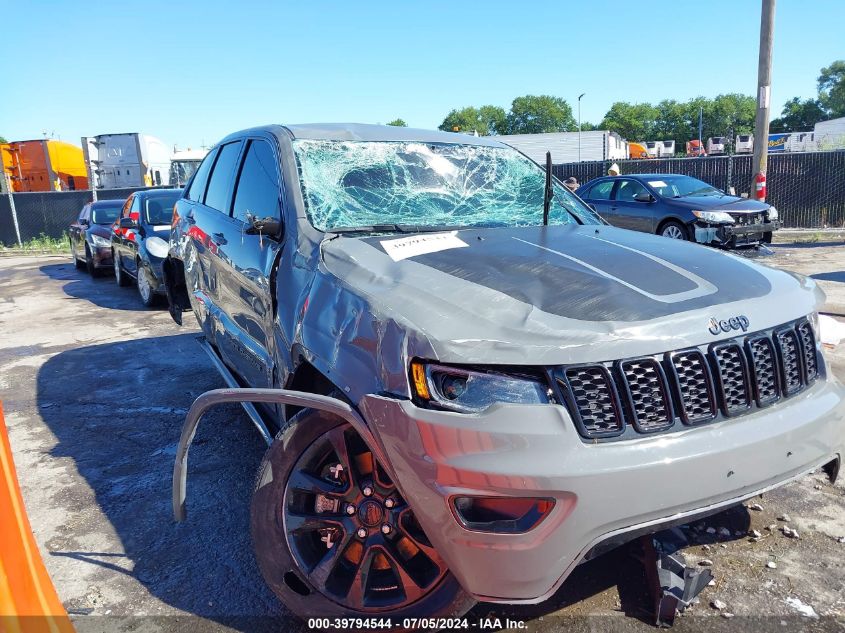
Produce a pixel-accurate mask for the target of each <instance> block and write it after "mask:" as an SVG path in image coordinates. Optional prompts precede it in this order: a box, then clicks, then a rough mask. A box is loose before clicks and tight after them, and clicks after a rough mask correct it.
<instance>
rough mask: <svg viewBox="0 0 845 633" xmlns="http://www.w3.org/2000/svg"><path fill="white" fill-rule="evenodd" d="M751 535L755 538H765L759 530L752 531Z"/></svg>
mask: <svg viewBox="0 0 845 633" xmlns="http://www.w3.org/2000/svg"><path fill="white" fill-rule="evenodd" d="M749 534H750V535H751V536H753V537H755V538H760V537H761V536H763V535H762V534H761V533H760V532H759V531H758V530H751V531H750V532H749Z"/></svg>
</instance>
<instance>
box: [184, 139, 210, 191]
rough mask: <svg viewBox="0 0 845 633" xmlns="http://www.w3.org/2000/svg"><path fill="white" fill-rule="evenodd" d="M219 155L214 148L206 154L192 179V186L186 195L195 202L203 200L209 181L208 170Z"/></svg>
mask: <svg viewBox="0 0 845 633" xmlns="http://www.w3.org/2000/svg"><path fill="white" fill-rule="evenodd" d="M215 156H217V150H213V151H211V152H209V153H208V154H206V157H205V158H204V159H203V161H202V163H200V166H199V167H197V172H196V175H195V176H194V179H193V180H192V181H191V186H190V188H189V189H188V195H187V196H185V197H186V198H188V200H193V201H194V202H202V198H203V195H204V194H205V184H206V182H208V172H209V171H211V166H212V165H213V164H214V157H215Z"/></svg>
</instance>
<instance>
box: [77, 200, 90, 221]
mask: <svg viewBox="0 0 845 633" xmlns="http://www.w3.org/2000/svg"><path fill="white" fill-rule="evenodd" d="M88 209H89V207H88V205H87V204H86V205H85V206H84V207H82V211H80V212H79V217H78V218H77V220H76V221H77V222H81V221H82V220H87V219H88Z"/></svg>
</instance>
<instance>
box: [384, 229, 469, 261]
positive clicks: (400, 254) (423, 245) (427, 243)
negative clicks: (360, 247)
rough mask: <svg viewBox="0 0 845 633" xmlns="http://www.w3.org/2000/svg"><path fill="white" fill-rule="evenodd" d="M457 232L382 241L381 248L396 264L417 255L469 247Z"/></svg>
mask: <svg viewBox="0 0 845 633" xmlns="http://www.w3.org/2000/svg"><path fill="white" fill-rule="evenodd" d="M457 233H458V232H457V231H452V232H451V233H423V234H422V235H413V236H411V237H400V238H399V239H396V240H382V241H381V246H382V248H384V252H385V253H387V254H388V255H390V258H391V259H392V260H393V261H394V262H398V261H400V260H403V259H407V258H408V257H414V256H415V255H426V254H428V253H437V252H439V251H445V250H449V249H450V248H463V247H464V246H469V244H467V243H466V242H464V241H463V240H462V239H461V238H459V237H458V235H457Z"/></svg>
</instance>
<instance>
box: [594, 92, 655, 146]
mask: <svg viewBox="0 0 845 633" xmlns="http://www.w3.org/2000/svg"><path fill="white" fill-rule="evenodd" d="M657 116H658V109H657V108H655V107H654V106H653V105H651V104H649V103H627V102H625V101H617V102H616V103H614V104H613V105H612V106H610V110H608V111H607V114H605V115H604V119H603V120H602V122H601V128H602V129H603V130H611V131H613V132H616V133H617V134H619V135H620V136H621V137H622V138H624V139H627V140H629V141H635V142H643V141H650V140H652V139H653V138H654V136H655V133H656V131H657Z"/></svg>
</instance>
